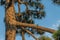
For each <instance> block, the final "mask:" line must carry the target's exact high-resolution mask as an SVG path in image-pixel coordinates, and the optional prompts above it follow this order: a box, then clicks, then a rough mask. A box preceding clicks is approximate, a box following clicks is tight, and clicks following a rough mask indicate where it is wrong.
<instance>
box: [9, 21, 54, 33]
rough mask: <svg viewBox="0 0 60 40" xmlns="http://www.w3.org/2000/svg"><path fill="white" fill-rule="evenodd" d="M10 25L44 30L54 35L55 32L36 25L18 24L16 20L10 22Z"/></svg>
mask: <svg viewBox="0 0 60 40" xmlns="http://www.w3.org/2000/svg"><path fill="white" fill-rule="evenodd" d="M9 23H10V24H11V25H20V26H23V27H30V28H33V29H38V30H42V31H46V32H50V33H54V32H55V30H53V29H50V28H45V27H42V26H37V25H35V24H28V23H22V22H18V21H15V20H11V21H9Z"/></svg>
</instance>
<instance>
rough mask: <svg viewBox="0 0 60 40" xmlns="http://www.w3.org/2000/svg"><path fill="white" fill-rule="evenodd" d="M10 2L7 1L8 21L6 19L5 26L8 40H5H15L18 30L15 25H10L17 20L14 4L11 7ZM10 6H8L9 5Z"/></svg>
mask: <svg viewBox="0 0 60 40" xmlns="http://www.w3.org/2000/svg"><path fill="white" fill-rule="evenodd" d="M9 2H10V0H6V5H5V6H6V10H5V11H6V15H5V17H6V19H5V24H6V39H5V40H15V35H16V30H15V27H16V26H15V25H13V26H12V25H11V24H9V21H12V19H14V20H15V11H14V4H13V2H12V4H11V5H10V6H8V5H9ZM7 4H8V5H7Z"/></svg>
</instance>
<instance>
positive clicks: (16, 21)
mask: <svg viewBox="0 0 60 40" xmlns="http://www.w3.org/2000/svg"><path fill="white" fill-rule="evenodd" d="M15 3H18V13H16V12H15V8H14V4H15ZM0 4H1V5H5V13H6V15H5V24H6V40H15V35H16V33H21V34H22V40H25V38H24V34H25V33H28V34H29V35H31V36H32V37H33V38H35V39H36V40H38V39H37V38H36V37H35V36H34V34H35V33H36V34H37V33H38V34H43V33H44V32H50V33H54V32H55V30H53V29H49V28H45V27H42V26H38V25H35V24H34V20H33V18H35V19H42V18H45V12H44V10H43V9H44V5H42V4H41V3H40V0H35V1H33V0H1V2H0ZM21 4H24V5H25V6H26V11H24V12H20V7H19V6H20V5H21ZM30 7H33V8H34V10H32V9H29V8H30ZM18 29H19V30H18Z"/></svg>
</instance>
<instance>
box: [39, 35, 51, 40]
mask: <svg viewBox="0 0 60 40" xmlns="http://www.w3.org/2000/svg"><path fill="white" fill-rule="evenodd" d="M38 39H39V40H51V38H49V37H46V36H41V37H39V38H38Z"/></svg>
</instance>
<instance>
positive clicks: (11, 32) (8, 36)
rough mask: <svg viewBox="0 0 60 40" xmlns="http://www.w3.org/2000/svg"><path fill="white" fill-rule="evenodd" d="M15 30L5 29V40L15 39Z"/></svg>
mask: <svg viewBox="0 0 60 40" xmlns="http://www.w3.org/2000/svg"><path fill="white" fill-rule="evenodd" d="M15 36H16V30H15V29H10V28H7V29H6V39H5V40H15Z"/></svg>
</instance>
